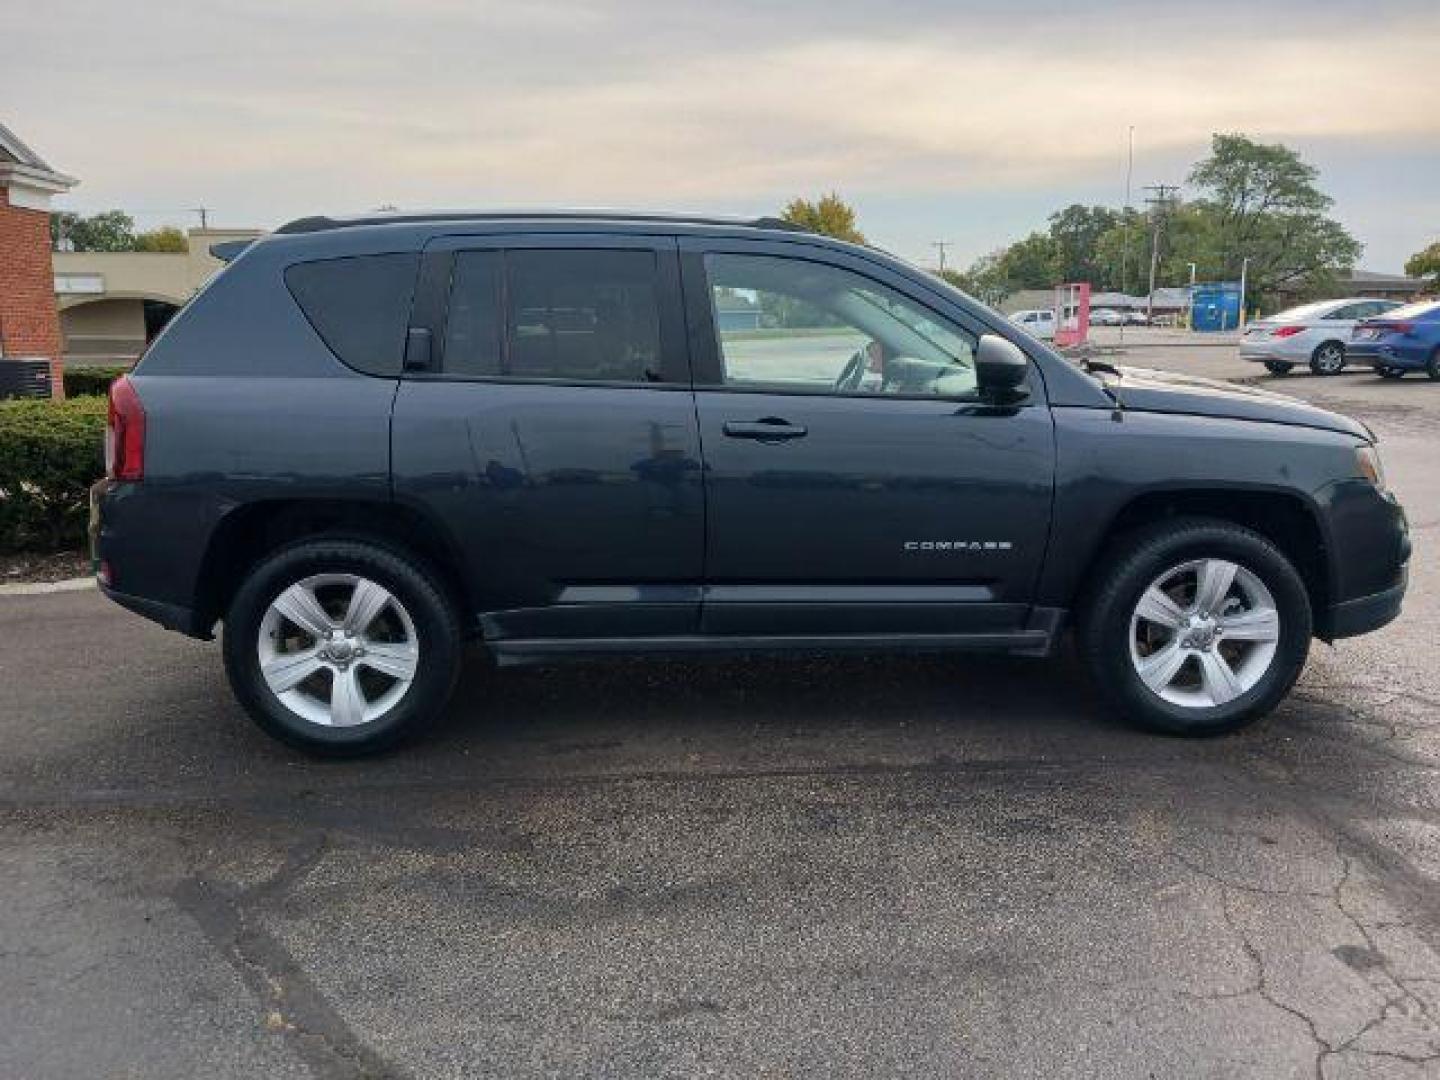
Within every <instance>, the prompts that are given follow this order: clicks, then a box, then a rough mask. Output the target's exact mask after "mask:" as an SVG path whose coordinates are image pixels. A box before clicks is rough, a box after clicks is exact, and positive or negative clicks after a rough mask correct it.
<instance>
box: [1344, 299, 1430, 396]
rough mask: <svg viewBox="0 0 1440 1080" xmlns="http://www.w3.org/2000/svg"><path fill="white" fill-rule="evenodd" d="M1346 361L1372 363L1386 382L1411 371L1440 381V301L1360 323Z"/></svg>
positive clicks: (1348, 344) (1348, 346)
mask: <svg viewBox="0 0 1440 1080" xmlns="http://www.w3.org/2000/svg"><path fill="white" fill-rule="evenodd" d="M1345 359H1346V360H1347V361H1351V362H1354V363H1357V364H1369V365H1370V366H1371V367H1372V368H1374V369H1375V373H1376V374H1377V375H1380V376H1381V377H1382V378H1386V379H1399V378H1403V377H1404V375H1405V373H1406V372H1407V371H1423V372H1425V374H1427V375H1429V376H1430V378H1432V379H1440V300H1422V301H1420V302H1419V303H1416V304H1408V305H1406V306H1405V307H1393V308H1391V309H1390V310H1389V311H1387V312H1386V313H1385V314H1384V315H1382V316H1380V317H1378V318H1372V319H1366V320H1365V321H1364V322H1362V323H1359V324H1358V325H1357V326H1356V327H1355V329H1354V331H1353V332H1352V333H1351V336H1350V340H1349V341H1347V342H1346V343H1345Z"/></svg>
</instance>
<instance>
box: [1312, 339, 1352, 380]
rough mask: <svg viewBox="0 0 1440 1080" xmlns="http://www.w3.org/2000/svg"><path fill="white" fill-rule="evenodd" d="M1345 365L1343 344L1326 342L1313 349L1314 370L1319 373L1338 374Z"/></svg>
mask: <svg viewBox="0 0 1440 1080" xmlns="http://www.w3.org/2000/svg"><path fill="white" fill-rule="evenodd" d="M1344 367H1345V347H1344V346H1343V345H1335V344H1333V343H1332V344H1327V345H1321V346H1320V348H1318V349H1317V350H1315V371H1316V373H1317V374H1320V375H1338V374H1340V371H1341V369H1342V368H1344Z"/></svg>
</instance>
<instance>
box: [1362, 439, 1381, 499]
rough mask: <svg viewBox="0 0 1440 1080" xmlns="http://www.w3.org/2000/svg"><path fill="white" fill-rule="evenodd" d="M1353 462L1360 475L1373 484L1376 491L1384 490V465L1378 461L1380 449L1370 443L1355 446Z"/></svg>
mask: <svg viewBox="0 0 1440 1080" xmlns="http://www.w3.org/2000/svg"><path fill="white" fill-rule="evenodd" d="M1355 464H1356V465H1357V466H1358V467H1359V469H1360V475H1361V476H1363V477H1365V479H1366V480H1369V481H1370V483H1372V484H1374V485H1375V490H1376V491H1382V492H1383V491H1385V490H1386V488H1385V466H1384V465H1382V464H1381V462H1380V451H1379V450H1378V449H1377V448H1376V447H1375V446H1373V445H1371V444H1370V443H1363V444H1361V445H1360V446H1357V447H1356V448H1355Z"/></svg>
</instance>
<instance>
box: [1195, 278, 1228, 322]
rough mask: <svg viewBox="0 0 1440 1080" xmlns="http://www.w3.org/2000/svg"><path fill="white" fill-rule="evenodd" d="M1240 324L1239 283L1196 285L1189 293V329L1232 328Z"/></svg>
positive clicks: (1226, 282)
mask: <svg viewBox="0 0 1440 1080" xmlns="http://www.w3.org/2000/svg"><path fill="white" fill-rule="evenodd" d="M1239 325H1240V283H1239V282H1238V281H1221V282H1216V283H1215V284H1212V285H1196V286H1195V287H1194V290H1193V291H1192V292H1191V294H1190V329H1192V330H1202V331H1216V330H1234V329H1235V328H1236V327H1238V326H1239Z"/></svg>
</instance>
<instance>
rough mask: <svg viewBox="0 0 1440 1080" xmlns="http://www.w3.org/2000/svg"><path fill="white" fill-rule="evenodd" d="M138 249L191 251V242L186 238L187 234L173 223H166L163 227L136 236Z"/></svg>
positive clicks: (136, 247) (136, 248)
mask: <svg viewBox="0 0 1440 1080" xmlns="http://www.w3.org/2000/svg"><path fill="white" fill-rule="evenodd" d="M135 250H136V251H170V252H173V251H180V252H184V251H189V250H190V242H189V241H188V240H186V239H185V234H184V233H183V232H181V231H180V230H179V229H177V228H175V226H173V225H166V226H164V227H163V228H159V229H151V230H150V231H149V232H142V233H140V234H139V235H138V236H136V237H135Z"/></svg>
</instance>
